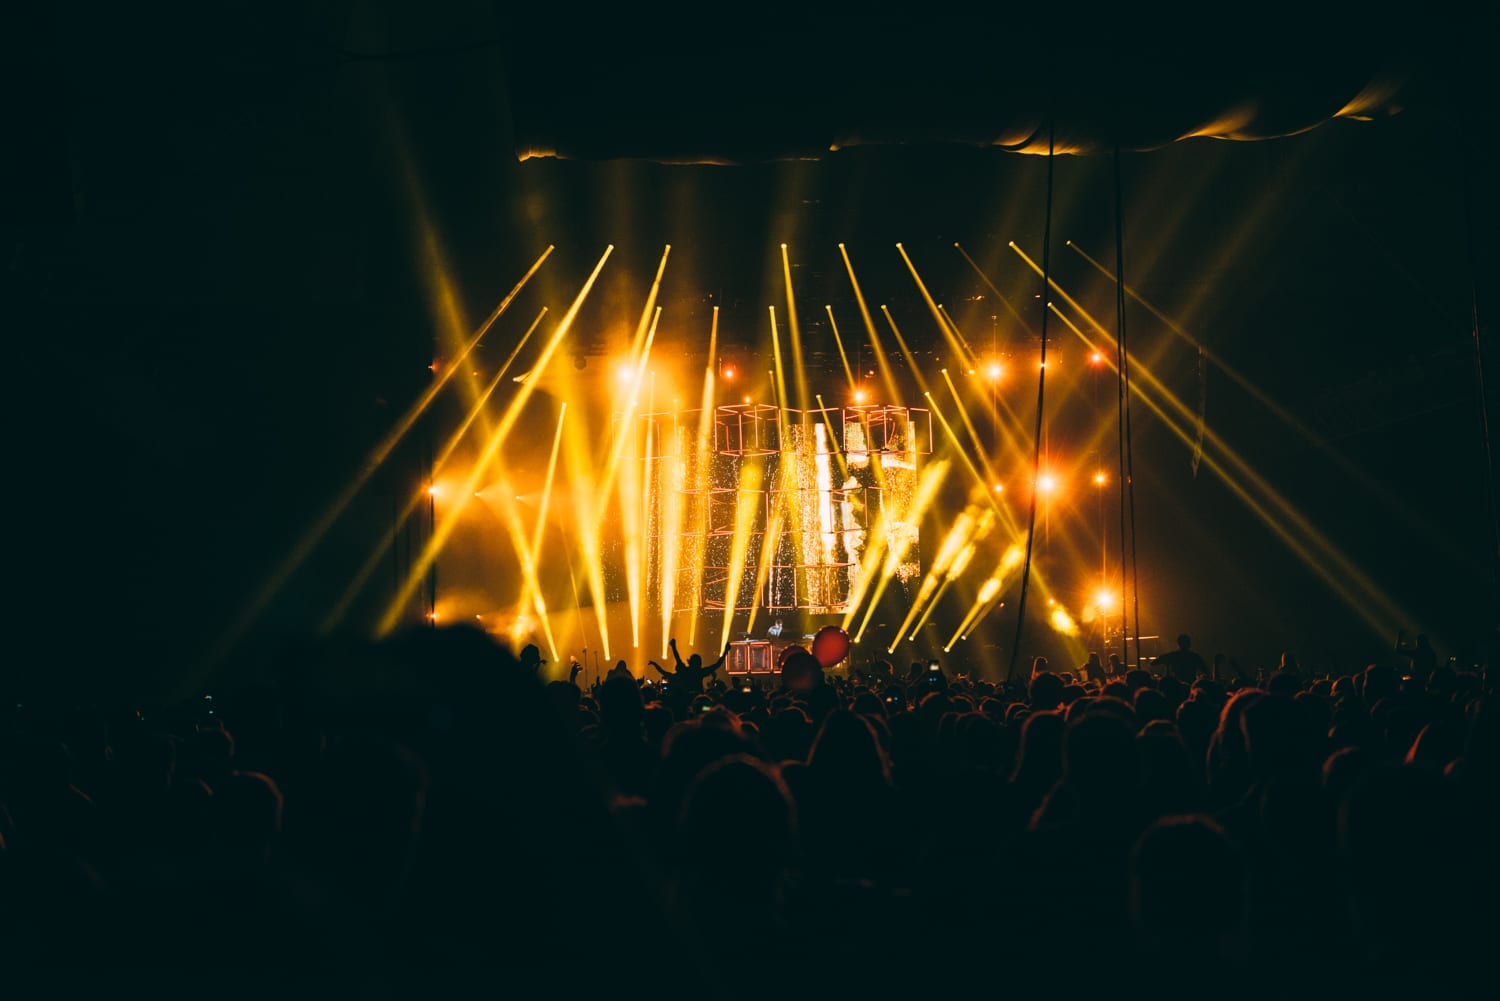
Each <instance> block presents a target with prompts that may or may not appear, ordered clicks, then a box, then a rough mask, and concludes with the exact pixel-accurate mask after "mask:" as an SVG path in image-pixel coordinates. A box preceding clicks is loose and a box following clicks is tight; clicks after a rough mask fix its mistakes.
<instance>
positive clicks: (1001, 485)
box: [995, 483, 1005, 494]
mask: <svg viewBox="0 0 1500 1001" xmlns="http://www.w3.org/2000/svg"><path fill="white" fill-rule="evenodd" d="M995 493H997V494H1003V493H1005V484H1004V483H996V484H995Z"/></svg>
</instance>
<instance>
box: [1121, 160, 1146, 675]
mask: <svg viewBox="0 0 1500 1001" xmlns="http://www.w3.org/2000/svg"><path fill="white" fill-rule="evenodd" d="M1115 323H1116V326H1117V328H1118V331H1119V333H1118V335H1117V336H1116V337H1115V352H1116V363H1117V365H1118V369H1119V373H1120V401H1121V402H1120V410H1121V415H1122V418H1123V419H1122V420H1121V422H1120V434H1121V435H1122V443H1121V448H1120V462H1121V465H1122V473H1123V475H1122V476H1121V477H1120V480H1121V483H1120V491H1121V494H1120V612H1121V623H1120V624H1121V626H1122V627H1123V626H1124V609H1125V541H1126V531H1125V520H1126V513H1127V511H1128V513H1129V521H1130V531H1129V540H1130V597H1131V616H1132V617H1133V618H1134V619H1135V664H1136V667H1141V666H1142V664H1141V581H1140V571H1139V564H1138V561H1137V558H1136V547H1135V456H1134V454H1133V452H1132V450H1131V447H1130V343H1129V339H1128V338H1127V336H1126V330H1125V184H1124V181H1123V180H1122V179H1121V168H1120V144H1119V143H1118V142H1117V143H1115ZM1120 646H1121V649H1122V650H1123V656H1122V657H1121V659H1122V660H1125V661H1126V662H1127V663H1128V662H1129V655H1130V650H1129V648H1128V646H1126V635H1125V630H1124V629H1123V628H1121V630H1120Z"/></svg>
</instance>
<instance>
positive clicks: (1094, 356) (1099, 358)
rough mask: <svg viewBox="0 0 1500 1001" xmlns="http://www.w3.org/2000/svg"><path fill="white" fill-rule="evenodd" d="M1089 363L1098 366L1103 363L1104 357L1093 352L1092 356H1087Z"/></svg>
mask: <svg viewBox="0 0 1500 1001" xmlns="http://www.w3.org/2000/svg"><path fill="white" fill-rule="evenodd" d="M1089 361H1091V362H1093V363H1094V364H1095V365H1098V364H1099V363H1100V362H1102V361H1104V356H1103V355H1102V354H1100V353H1099V352H1098V351H1095V352H1094V353H1093V354H1091V355H1089Z"/></svg>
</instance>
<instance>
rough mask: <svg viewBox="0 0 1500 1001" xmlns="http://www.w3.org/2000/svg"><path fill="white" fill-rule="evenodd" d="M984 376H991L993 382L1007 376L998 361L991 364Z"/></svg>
mask: <svg viewBox="0 0 1500 1001" xmlns="http://www.w3.org/2000/svg"><path fill="white" fill-rule="evenodd" d="M984 374H985V375H987V376H989V377H990V379H991V380H998V379H999V378H1000V377H1001V376H1002V375H1004V374H1005V369H1004V368H1002V367H1001V366H1000V363H999V362H997V361H996V362H990V367H989V368H987V369H985V373H984Z"/></svg>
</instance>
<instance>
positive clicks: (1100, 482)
mask: <svg viewBox="0 0 1500 1001" xmlns="http://www.w3.org/2000/svg"><path fill="white" fill-rule="evenodd" d="M1108 482H1109V477H1108V476H1106V475H1105V474H1104V473H1103V472H1102V471H1101V472H1097V473H1095V474H1094V485H1095V486H1100V487H1102V486H1104V484H1106V483H1108Z"/></svg>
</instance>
